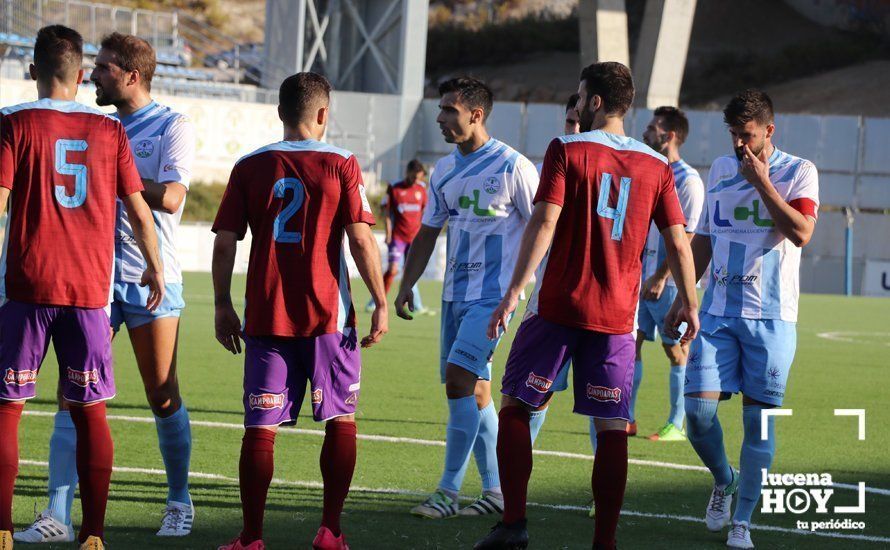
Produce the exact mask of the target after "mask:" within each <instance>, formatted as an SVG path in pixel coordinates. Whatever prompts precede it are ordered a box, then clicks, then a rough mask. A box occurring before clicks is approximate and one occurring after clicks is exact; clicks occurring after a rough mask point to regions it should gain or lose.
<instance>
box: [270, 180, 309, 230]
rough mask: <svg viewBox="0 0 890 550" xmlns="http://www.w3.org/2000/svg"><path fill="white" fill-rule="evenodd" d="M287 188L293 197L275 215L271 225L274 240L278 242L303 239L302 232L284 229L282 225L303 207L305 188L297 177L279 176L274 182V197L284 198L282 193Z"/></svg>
mask: <svg viewBox="0 0 890 550" xmlns="http://www.w3.org/2000/svg"><path fill="white" fill-rule="evenodd" d="M288 189H290V190H291V191H293V193H294V197H293V199H292V200H291V201H290V203H288V204H287V205H285V206H284V208H282V209H281V212H279V213H278V215H277V216H276V217H275V226H274V227H273V230H274V231H273V235H275V242H278V243H298V242H300V241H302V240H303V234H302V233H300V232H299V231H285V230H284V226H285V225H286V224H287V222H288V221H289V220H290V219H291V218H293V217H294V215H295V214H296V213H297V212H299V211H300V208H302V207H303V203H304V202H305V200H306V190H305V188H304V187H303V182H301V181H300V180H298V179H297V178H281V179H280V180H278V181H276V182H275V187H274V189H273V191H272V192H273V193H274V194H275V197H276V198H279V199H284V194H285V192H286V191H287V190H288Z"/></svg>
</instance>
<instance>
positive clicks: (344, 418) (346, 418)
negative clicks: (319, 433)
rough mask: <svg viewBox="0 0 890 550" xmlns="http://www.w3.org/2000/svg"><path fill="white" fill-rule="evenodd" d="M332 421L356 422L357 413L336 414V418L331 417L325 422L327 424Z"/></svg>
mask: <svg viewBox="0 0 890 550" xmlns="http://www.w3.org/2000/svg"><path fill="white" fill-rule="evenodd" d="M332 422H334V423H337V422H347V423H348V422H352V423H355V415H354V414H345V415H343V416H335V417H334V418H331V419H329V420H328V421H327V422H325V424H330V423H332Z"/></svg>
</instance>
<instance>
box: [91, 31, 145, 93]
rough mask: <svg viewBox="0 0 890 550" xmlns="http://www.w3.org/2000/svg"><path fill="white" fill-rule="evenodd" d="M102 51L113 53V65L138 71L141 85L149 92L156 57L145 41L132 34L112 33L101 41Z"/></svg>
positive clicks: (126, 69) (128, 70)
mask: <svg viewBox="0 0 890 550" xmlns="http://www.w3.org/2000/svg"><path fill="white" fill-rule="evenodd" d="M101 45H102V49H105V50H109V51H111V52H114V56H115V63H116V64H117V65H118V66H119V67H120V68H121V69H123V70H125V71H127V72H130V71H139V76H140V77H141V78H142V84H143V85H144V86H145V89H146V90H149V91H150V90H151V79H152V77H154V75H155V67H157V56H156V55H155V50H154V48H152V47H151V44H149V43H148V42H147V41H145V40H143V39H141V38H139V37H138V36H134V35H132V34H121V33H119V32H113V33H111V34H109V35H108V36H106V37H105V38H103V39H102V44H101Z"/></svg>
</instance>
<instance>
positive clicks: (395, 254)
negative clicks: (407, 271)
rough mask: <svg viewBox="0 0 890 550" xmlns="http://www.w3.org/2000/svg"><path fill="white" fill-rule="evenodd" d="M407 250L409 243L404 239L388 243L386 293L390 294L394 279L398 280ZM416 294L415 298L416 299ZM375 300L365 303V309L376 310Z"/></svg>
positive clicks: (384, 280)
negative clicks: (403, 240)
mask: <svg viewBox="0 0 890 550" xmlns="http://www.w3.org/2000/svg"><path fill="white" fill-rule="evenodd" d="M406 252H407V243H404V242H402V241H399V240H396V239H392V240H391V241H390V243H389V245H387V254H386V259H387V263H386V271H385V272H384V273H383V288H384V290H385V292H386V294H389V289H390V288H391V287H392V283H393V281H395V280H396V276H398V274H399V266H401V265H402V262H403V261H404V259H405V253H406ZM415 292H416V289H415ZM416 299H417V298H416V294H415V300H416ZM374 307H375V305H374V300H373V298H372V299H369V300H368V303H367V304H365V311H367V312H371V311H374Z"/></svg>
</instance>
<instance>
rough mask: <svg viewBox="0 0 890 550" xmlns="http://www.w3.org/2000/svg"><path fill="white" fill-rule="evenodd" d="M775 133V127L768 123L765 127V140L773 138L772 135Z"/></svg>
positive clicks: (773, 124)
mask: <svg viewBox="0 0 890 550" xmlns="http://www.w3.org/2000/svg"><path fill="white" fill-rule="evenodd" d="M775 131H776V125H775V123H773V122H770V123H769V124H767V125H766V139H769V138H771V137H773V134H774V133H775Z"/></svg>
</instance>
